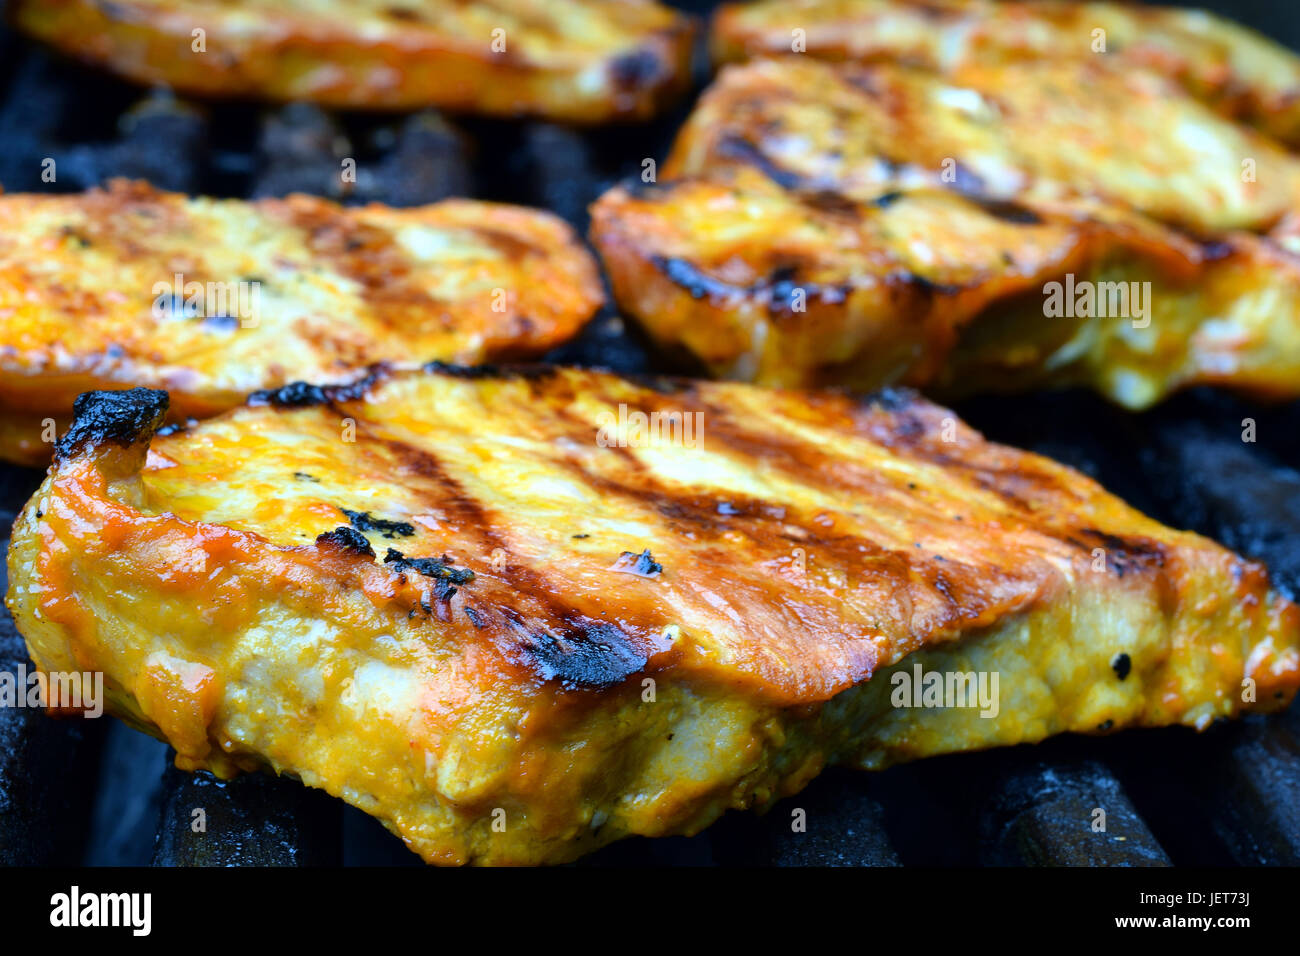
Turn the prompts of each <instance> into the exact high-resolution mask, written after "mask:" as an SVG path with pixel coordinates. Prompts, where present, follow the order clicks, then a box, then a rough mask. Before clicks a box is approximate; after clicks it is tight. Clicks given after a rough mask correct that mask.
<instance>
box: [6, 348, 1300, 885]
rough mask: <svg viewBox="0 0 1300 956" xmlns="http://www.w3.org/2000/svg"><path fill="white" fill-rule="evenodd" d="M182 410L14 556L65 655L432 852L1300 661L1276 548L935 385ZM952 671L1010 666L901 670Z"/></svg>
mask: <svg viewBox="0 0 1300 956" xmlns="http://www.w3.org/2000/svg"><path fill="white" fill-rule="evenodd" d="M165 407H166V397H165V395H163V394H162V393H160V392H154V391H149V390H145V389H138V390H132V391H125V392H122V391H119V392H105V393H92V394H89V395H87V396H84V397H83V398H82V399H81V400H80V401H79V403H78V417H77V420H76V423H75V424H74V426H73V428H72V429H71V430H70V431H69V432H68V433H67V434H66V435H64V436H63V438H62V439H61V441H60V444H59V448H58V453H57V457H56V461H55V464H54V467H53V468H52V469H51V471H50V474H49V475H48V477H47V478H46V480H45V483H44V484H43V485H42V487H41V488H40V490H39V491H38V492H37V493H36V495H35V496H34V497H33V498H32V500H31V502H30V503H29V504H28V506H27V507H26V509H25V510H24V512H23V514H22V516H21V517H20V519H19V521H18V523H17V525H16V527H15V529H14V535H13V542H12V547H11V550H10V559H9V574H10V591H9V594H8V605H9V607H10V609H11V611H12V612H13V614H14V618H15V620H16V622H17V623H18V626H19V628H20V630H21V631H22V633H23V634H24V636H25V637H26V639H27V641H28V644H29V648H30V650H31V653H32V656H33V659H34V660H35V661H36V662H37V664H38V665H39V666H40V667H42V668H45V669H47V670H62V669H67V670H71V669H102V670H103V671H104V672H105V674H106V687H107V688H108V689H109V690H110V704H111V707H112V708H113V709H114V710H115V712H117V713H118V714H120V715H122V716H124V717H126V718H127V719H128V720H131V721H132V722H134V723H135V724H137V725H139V726H141V727H143V728H145V729H148V730H150V731H152V732H153V733H155V734H158V735H159V736H161V737H163V738H165V739H166V740H168V741H169V742H170V743H171V744H173V745H174V746H175V748H176V750H177V754H178V756H177V761H178V763H179V764H180V765H181V766H182V767H186V768H196V767H209V768H212V769H213V770H214V771H216V772H217V773H219V774H223V775H228V774H232V773H234V772H236V771H237V770H239V769H250V768H253V767H256V766H260V765H263V764H266V765H269V766H271V767H273V768H275V769H276V770H277V771H280V772H286V773H293V774H296V775H297V776H299V777H300V778H301V779H302V780H303V781H304V782H305V783H306V784H308V785H310V786H316V787H322V788H324V789H326V790H328V791H329V792H331V793H333V794H336V795H338V796H340V797H342V798H343V799H345V800H347V801H349V802H351V803H353V804H355V805H356V806H359V807H361V808H362V809H364V810H366V811H367V812H369V813H372V814H374V815H376V816H377V817H379V818H380V819H382V820H383V821H384V822H385V823H386V824H387V825H388V826H389V827H390V828H391V829H393V830H394V831H395V832H397V833H398V834H400V835H401V836H402V837H403V839H405V840H406V842H407V843H408V845H410V846H411V847H412V849H414V850H416V851H417V852H419V853H420V854H421V855H422V856H423V857H424V858H425V859H426V860H429V861H433V862H440V863H464V862H475V863H525V862H555V861H562V860H569V859H572V858H574V857H576V856H578V855H580V854H582V853H584V852H586V851H589V850H591V849H594V848H595V847H597V846H600V845H602V844H605V843H608V842H610V841H612V840H615V839H617V838H619V837H622V836H626V835H629V834H648V835H660V834H671V833H691V832H695V831H697V830H699V829H701V828H702V827H704V826H706V825H707V824H708V823H709V822H711V821H712V820H714V819H715V818H716V817H717V816H718V815H719V814H720V813H722V812H723V811H724V810H725V809H727V808H729V807H749V806H761V805H764V804H766V803H768V802H770V801H771V800H773V799H776V798H778V797H780V796H782V795H784V794H788V793H791V792H794V791H796V790H798V789H799V788H800V787H802V786H803V785H804V784H805V783H807V782H808V780H809V779H811V778H812V777H813V776H814V775H816V774H817V772H818V771H819V770H820V769H821V768H822V767H824V766H826V765H829V764H845V765H851V766H857V767H864V768H874V767H882V766H886V765H888V764H891V763H894V762H896V761H902V760H910V759H913V758H916V757H922V756H926V755H928V754H938V753H944V752H948V751H954V750H964V749H973V748H981V747H989V746H995V745H1002V744H1012V743H1019V742H1024V741H1035V740H1040V739H1042V738H1043V737H1046V736H1048V735H1050V734H1054V733H1060V732H1065V731H1075V732H1083V733H1098V732H1106V731H1109V730H1113V729H1118V728H1122V727H1134V726H1158V725H1164V724H1187V725H1190V726H1194V727H1198V728H1202V727H1205V726H1207V725H1208V724H1209V723H1210V722H1211V721H1212V720H1214V719H1215V718H1216V717H1220V716H1231V715H1233V714H1236V713H1239V712H1240V711H1242V710H1251V709H1259V710H1269V709H1273V708H1277V707H1281V706H1284V705H1285V704H1286V703H1287V702H1288V701H1289V700H1290V699H1291V697H1292V695H1293V694H1294V692H1295V690H1296V687H1297V683H1300V614H1298V612H1297V609H1296V607H1295V606H1293V605H1292V604H1291V603H1289V602H1288V601H1287V600H1285V599H1284V598H1283V597H1281V596H1279V595H1278V594H1277V593H1275V592H1274V590H1273V589H1272V588H1271V586H1270V584H1269V580H1268V577H1267V574H1266V572H1265V570H1264V569H1263V568H1262V567H1260V566H1259V565H1257V564H1253V563H1251V562H1249V561H1246V560H1244V559H1242V558H1240V557H1238V556H1236V555H1234V554H1232V553H1230V552H1229V551H1227V550H1225V549H1223V548H1222V547H1220V546H1218V545H1216V544H1214V543H1213V542H1211V541H1208V540H1206V539H1204V538H1201V537H1199V536H1197V535H1194V534H1190V533H1185V532H1179V531H1174V530H1171V529H1169V528H1166V527H1163V526H1161V525H1160V524H1158V523H1156V522H1154V521H1152V520H1150V519H1148V518H1146V517H1144V516H1143V515H1141V514H1140V513H1138V512H1136V511H1134V510H1133V509H1131V508H1129V507H1127V506H1126V505H1124V504H1123V503H1122V502H1120V501H1119V500H1117V499H1116V498H1114V497H1113V496H1111V495H1109V494H1107V493H1106V492H1105V491H1104V490H1103V489H1102V488H1100V487H1099V486H1098V485H1096V484H1095V483H1094V482H1092V481H1091V480H1089V479H1088V478H1086V477H1084V476H1082V475H1080V474H1078V473H1076V472H1074V471H1072V470H1070V469H1068V468H1065V467H1062V466H1060V465H1057V464H1055V463H1053V462H1051V461H1049V460H1046V459H1044V458H1041V457H1038V456H1035V455H1031V454H1027V453H1023V452H1020V451H1016V450H1014V449H1010V448H1006V447H1001V446H998V445H995V444H991V443H989V442H987V441H985V440H984V439H983V438H982V437H981V436H979V435H978V434H977V433H975V432H974V431H972V430H971V429H969V428H968V427H966V426H964V425H963V424H961V423H960V422H959V421H957V419H956V418H955V416H953V415H952V413H950V412H948V411H947V410H945V409H943V408H941V407H938V406H935V405H932V404H929V403H927V402H925V401H923V400H921V399H920V398H918V397H916V396H914V395H912V394H910V393H908V392H905V391H886V392H881V393H878V394H876V395H873V396H869V397H864V398H859V397H852V396H848V395H843V394H838V393H829V392H827V393H800V392H792V391H767V390H762V389H756V388H752V387H749V386H744V385H736V384H724V383H696V382H685V381H675V380H670V381H665V380H652V381H646V382H633V381H629V380H626V379H622V378H618V377H615V376H612V375H609V374H604V373H599V372H585V371H576V370H562V369H516V370H506V371H502V372H495V371H492V370H483V369H462V368H452V367H445V366H437V367H431V368H428V369H426V370H423V371H410V372H400V373H399V372H390V371H386V370H383V369H377V370H375V371H374V373H373V374H372V375H371V376H370V377H369V378H368V379H367V380H366V381H365V382H363V383H361V384H357V385H352V386H336V387H329V388H319V387H315V386H305V385H298V386H294V387H291V388H286V389H280V390H277V391H273V392H268V393H260V394H258V395H255V396H253V398H252V399H251V400H250V402H249V403H248V404H247V405H244V406H241V407H239V408H237V409H234V410H232V411H230V412H228V413H226V414H223V415H221V416H219V417H216V418H213V419H209V420H207V421H204V422H200V423H198V424H195V425H194V426H192V427H190V428H187V429H182V430H179V431H176V432H174V433H171V434H167V435H160V434H157V431H156V430H157V428H158V426H159V425H160V424H161V422H162V420H163V418H164V413H165ZM918 667H919V668H921V669H922V672H924V673H931V672H933V673H936V674H939V675H940V678H939V679H940V681H941V682H943V683H945V684H946V686H948V687H950V688H951V687H953V686H955V684H954V679H955V678H963V679H964V678H965V677H967V676H969V678H970V679H971V680H973V681H974V682H975V685H976V686H979V687H982V688H985V689H988V688H989V687H996V693H995V695H994V697H993V698H992V699H982V700H980V701H979V702H978V703H976V702H975V701H974V699H973V698H971V699H968V698H967V696H965V694H966V692H964V691H963V692H962V693H963V696H962V697H961V698H954V699H953V700H951V701H950V700H946V699H945V698H944V697H943V696H942V695H940V697H939V698H938V702H937V704H936V703H935V702H933V701H931V700H930V697H929V695H928V692H927V694H925V695H922V694H920V693H919V692H918V693H916V694H909V695H903V696H901V697H900V688H901V687H902V685H904V684H905V683H906V680H907V675H914V674H918V672H917V670H916V669H917V668H918ZM900 675H903V676H902V677H900ZM994 681H996V683H994ZM970 693H971V694H973V693H974V692H973V691H971V692H970ZM917 704H919V706H917Z"/></svg>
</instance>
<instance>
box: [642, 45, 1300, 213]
mask: <svg viewBox="0 0 1300 956" xmlns="http://www.w3.org/2000/svg"><path fill="white" fill-rule="evenodd" d="M737 162H749V163H751V164H759V163H761V164H763V166H764V168H767V169H769V170H770V171H771V172H772V174H773V176H774V177H776V178H777V179H778V180H779V181H781V182H782V183H783V184H784V185H787V186H790V187H792V188H798V189H801V190H807V191H813V190H818V189H829V190H834V191H836V192H840V193H845V194H847V195H850V196H852V197H854V198H857V199H873V198H875V197H876V196H878V195H880V194H881V193H883V192H886V191H888V190H890V189H895V188H903V187H907V186H917V185H932V186H936V187H939V188H945V189H952V190H955V191H957V192H961V193H965V194H971V195H977V196H982V197H984V198H988V199H1004V200H1013V201H1017V202H1032V201H1035V200H1038V199H1060V198H1063V197H1076V196H1082V197H1095V198H1100V199H1104V200H1106V201H1108V202H1111V203H1117V204H1121V205H1124V206H1127V207H1129V208H1130V209H1133V210H1135V211H1138V212H1142V213H1145V214H1146V215H1149V216H1151V217H1152V218H1154V219H1158V220H1160V221H1162V222H1165V223H1168V224H1170V225H1172V226H1175V227H1178V228H1182V229H1186V230H1188V231H1190V232H1192V233H1194V234H1196V235H1198V236H1200V237H1202V238H1207V237H1209V236H1211V235H1213V234H1214V233H1216V232H1220V231H1223V230H1229V229H1248V230H1251V231H1255V232H1264V231H1267V230H1268V229H1270V228H1272V227H1273V226H1274V225H1275V224H1277V223H1278V222H1279V221H1280V220H1281V219H1282V218H1283V217H1284V216H1286V215H1287V214H1288V213H1291V212H1294V211H1295V210H1296V209H1298V208H1300V159H1298V158H1296V157H1294V156H1292V155H1290V154H1289V153H1287V152H1286V151H1285V150H1284V149H1283V148H1282V147H1281V146H1279V145H1278V144H1277V143H1275V142H1273V141H1272V140H1270V139H1268V138H1267V137H1264V136H1262V135H1260V134H1258V133H1255V132H1253V131H1251V130H1249V129H1245V128H1243V127H1240V126H1238V125H1236V124H1234V123H1232V122H1230V121H1228V120H1224V119H1221V118H1219V117H1218V116H1215V115H1214V114H1213V113H1211V112H1210V111H1209V110H1208V109H1206V108H1205V107H1204V106H1203V105H1202V104H1200V103H1198V102H1197V101H1196V100H1194V99H1192V98H1191V97H1189V96H1187V95H1186V94H1184V93H1183V91H1182V90H1181V89H1180V88H1179V87H1177V86H1176V85H1175V84H1173V83H1172V82H1170V81H1167V80H1164V79H1163V78H1161V77H1160V76H1158V75H1157V74H1154V73H1150V72H1146V71H1142V70H1136V71H1134V70H1127V69H1124V68H1122V67H1117V66H1115V65H1113V64H1109V63H1107V62H1106V61H1097V62H1085V63H1070V62H1065V63H1055V62H1037V61H1031V62H1026V63H1009V64H1003V65H995V66H985V65H977V66H970V67H963V68H961V69H958V70H954V71H952V72H951V73H949V74H946V75H939V74H936V73H931V72H929V71H926V70H919V69H914V68H910V67H907V66H900V65H895V64H879V65H873V66H862V65H857V64H839V65H835V64H828V63H822V62H819V61H817V60H813V59H810V58H808V57H787V58H784V59H779V60H765V61H758V62H754V63H747V64H744V65H741V66H733V67H728V68H727V69H724V70H723V71H722V73H721V74H720V76H719V77H718V79H717V81H716V82H715V83H714V84H713V85H712V86H711V87H709V89H708V90H707V91H706V92H705V93H704V95H703V96H702V97H701V99H700V103H699V105H698V107H697V108H696V109H695V111H694V112H693V113H692V114H691V117H690V119H689V120H688V121H687V123H686V125H685V126H684V127H683V129H682V131H681V133H680V134H679V136H678V138H677V141H676V143H675V144H674V146H673V151H672V154H671V156H670V157H669V159H668V161H667V162H666V163H665V164H664V168H663V175H664V176H665V177H666V178H672V177H675V176H683V175H687V176H689V175H696V176H698V175H709V174H711V173H712V172H713V171H714V170H715V169H717V168H718V166H719V165H720V164H735V163H737Z"/></svg>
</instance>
